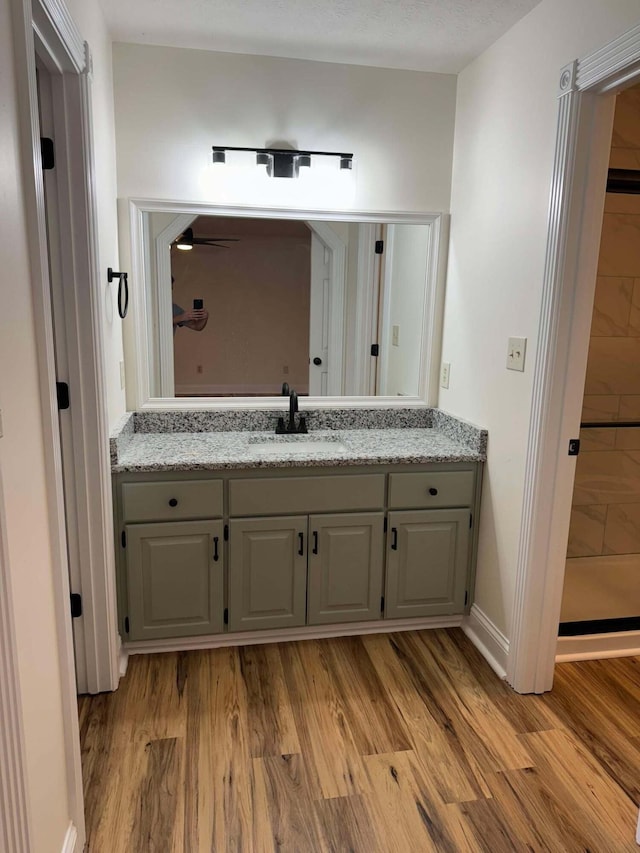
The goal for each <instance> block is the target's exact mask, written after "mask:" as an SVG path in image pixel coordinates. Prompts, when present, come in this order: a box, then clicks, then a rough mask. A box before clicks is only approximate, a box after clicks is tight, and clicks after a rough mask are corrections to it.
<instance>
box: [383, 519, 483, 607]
mask: <svg viewBox="0 0 640 853" xmlns="http://www.w3.org/2000/svg"><path fill="white" fill-rule="evenodd" d="M470 519H471V514H470V512H469V510H468V509H442V510H416V511H412V512H390V513H389V520H388V528H389V530H388V536H387V573H386V592H385V616H386V617H387V618H391V619H398V618H402V617H414V616H439V615H445V614H451V613H462V612H463V610H464V607H465V590H466V583H467V571H468V564H469V527H470Z"/></svg>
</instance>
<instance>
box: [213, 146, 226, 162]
mask: <svg viewBox="0 0 640 853" xmlns="http://www.w3.org/2000/svg"><path fill="white" fill-rule="evenodd" d="M212 159H213V162H214V163H226V161H227V154H226V151H225V150H224V148H214V149H213V154H212Z"/></svg>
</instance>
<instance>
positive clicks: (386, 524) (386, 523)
mask: <svg viewBox="0 0 640 853" xmlns="http://www.w3.org/2000/svg"><path fill="white" fill-rule="evenodd" d="M388 527H389V524H388V522H387V519H386V518H385V520H384V523H383V526H382V529H383V530H384V532H385V533H386V532H387V528H388Z"/></svg>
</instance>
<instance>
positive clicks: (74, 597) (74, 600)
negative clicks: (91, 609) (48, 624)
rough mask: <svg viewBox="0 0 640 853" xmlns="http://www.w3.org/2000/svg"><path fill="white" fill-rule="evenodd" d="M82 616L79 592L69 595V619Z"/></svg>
mask: <svg viewBox="0 0 640 853" xmlns="http://www.w3.org/2000/svg"><path fill="white" fill-rule="evenodd" d="M78 616H82V596H81V595H80V593H79V592H72V593H71V617H72V618H73V619H77V618H78Z"/></svg>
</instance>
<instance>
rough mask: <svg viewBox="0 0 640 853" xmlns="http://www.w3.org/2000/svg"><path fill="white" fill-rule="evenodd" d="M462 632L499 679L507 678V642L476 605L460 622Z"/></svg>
mask: <svg viewBox="0 0 640 853" xmlns="http://www.w3.org/2000/svg"><path fill="white" fill-rule="evenodd" d="M462 630H463V631H464V633H465V634H466V635H467V637H468V638H469V639H470V640H471V642H472V643H473V645H474V646H475V647H476V648H477V649H478V651H479V652H480V654H481V655H482V656H483V657H484V658H485V660H486V661H487V663H488V664H489V666H490V667H491V669H492V670H493V671H494V672H495V673H496V675H499V676H500V678H506V677H507V660H508V658H509V640H508V639H507V638H506V637H505V635H504V634H503V633H502V631H500V630H499V628H497V627H496V626H495V625H494V624H493V622H492V621H491V619H489V617H488V616H487V615H486V614H485V613H484V612H483V611H482V610H480V608H479V607H478V606H477V605H475V604H474V605H473V606H472V607H471V612H470V613H469V615H468V616H466V617H465V618H464V620H463V622H462Z"/></svg>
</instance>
